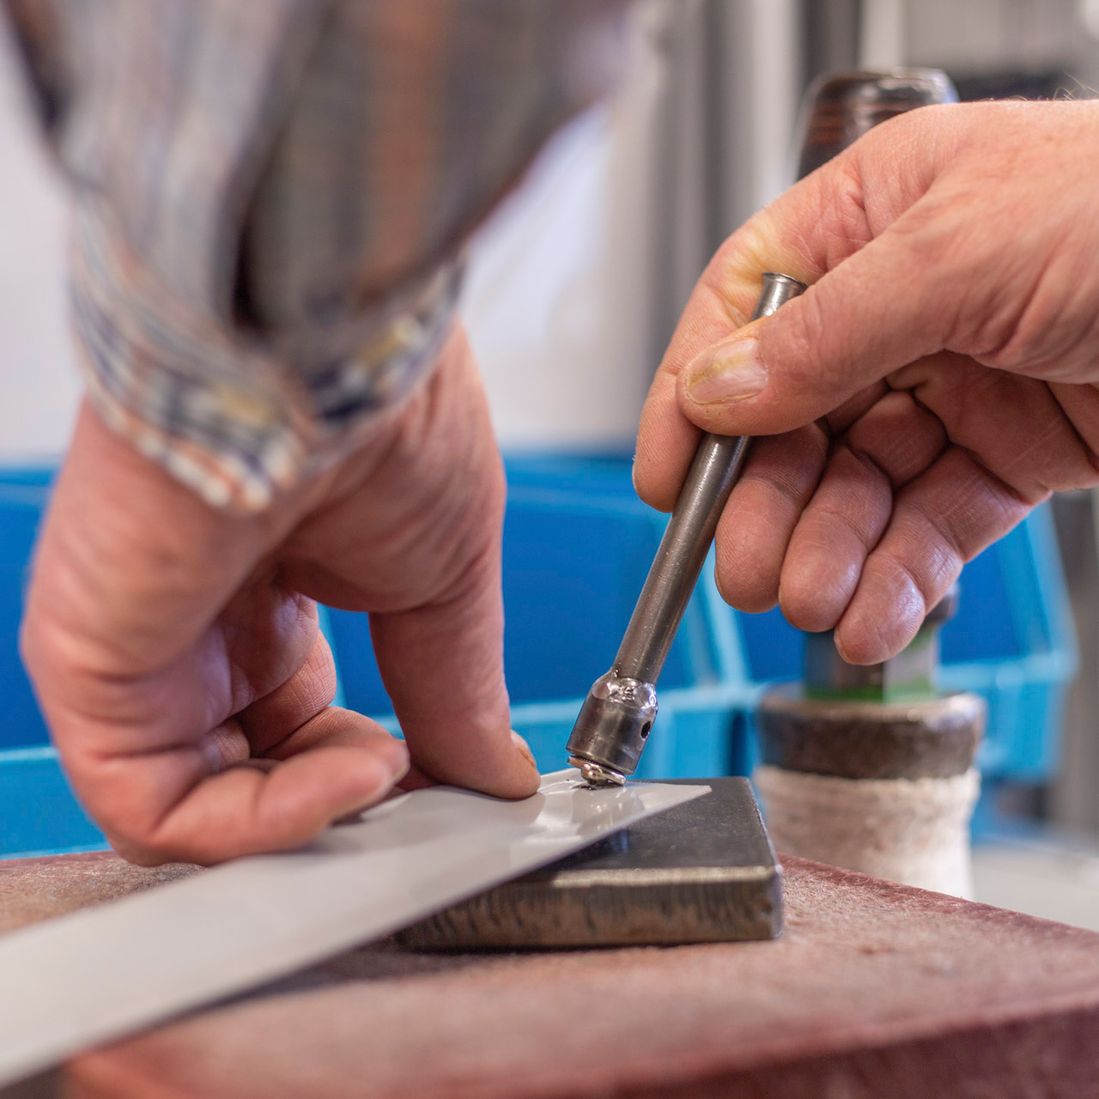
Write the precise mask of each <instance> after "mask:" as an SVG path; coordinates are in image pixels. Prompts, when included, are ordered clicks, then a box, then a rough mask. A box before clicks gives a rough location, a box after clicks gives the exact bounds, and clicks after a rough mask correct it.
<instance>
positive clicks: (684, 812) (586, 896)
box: [398, 778, 782, 950]
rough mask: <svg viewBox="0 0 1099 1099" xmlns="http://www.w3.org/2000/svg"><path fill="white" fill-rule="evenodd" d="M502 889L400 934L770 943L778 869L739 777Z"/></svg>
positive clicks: (417, 942) (526, 943)
mask: <svg viewBox="0 0 1099 1099" xmlns="http://www.w3.org/2000/svg"><path fill="white" fill-rule="evenodd" d="M683 781H684V782H687V783H689V784H691V785H699V784H702V783H705V784H706V785H708V786H710V788H711V792H710V793H709V794H706V795H704V796H703V797H700V798H695V799H694V800H693V801H690V802H687V803H685V804H682V805H678V806H675V807H674V808H671V809H668V810H667V811H665V812H663V813H661V814H659V815H658V816H655V817H653V818H652V819H651V820H645V821H640V822H638V823H637V824H635V825H632V826H631V827H629V828H628V829H626V830H624V831H622V832H619V833H617V834H615V835H613V836H610V837H608V838H606V839H604V840H602V841H600V842H599V843H598V844H597V845H595V846H593V847H591V848H588V849H587V850H585V851H581V852H579V853H577V854H576V855H572V856H570V857H568V858H566V859H563V860H562V861H560V862H557V863H554V864H553V865H551V866H549V867H546V868H545V869H543V870H538V871H535V872H534V873H531V874H527V875H526V876H525V877H522V878H517V879H516V880H514V881H510V882H506V883H505V884H503V885H500V886H497V887H496V888H495V889H491V890H489V891H488V892H486V893H482V894H480V895H479V896H476V897H473V898H472V899H470V900H468V901H465V902H463V903H460V904H457V905H454V906H452V907H450V908H448V909H446V910H444V911H442V912H440V913H438V914H437V915H435V916H431V917H429V918H427V919H425V920H423V921H421V922H420V923H417V924H415V925H413V926H412V927H410V928H408V929H407V930H405V931H403V932H401V933H400V935H399V936H398V940H399V941H400V943H401V945H403V946H406V947H410V948H413V949H420V950H459V949H463V950H465V949H516V948H531V947H540V948H544V947H591V946H626V945H645V944H648V945H671V944H675V943H699V942H732V941H737V940H748V939H772V938H775V937H776V936H777V935H778V934H779V933H780V931H781V930H782V868H781V867H780V866H779V865H778V863H777V861H776V859H775V853H774V850H773V848H772V847H771V841H770V839H769V838H768V836H767V832H766V830H765V828H764V826H763V821H762V819H761V817H760V814H759V808H758V807H757V805H756V801H755V797H754V795H753V794H752V788H751V786H750V785H749V783H748V780H747V779H744V778H716V779H685V780H683Z"/></svg>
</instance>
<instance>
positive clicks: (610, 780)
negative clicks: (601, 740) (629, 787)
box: [569, 757, 626, 786]
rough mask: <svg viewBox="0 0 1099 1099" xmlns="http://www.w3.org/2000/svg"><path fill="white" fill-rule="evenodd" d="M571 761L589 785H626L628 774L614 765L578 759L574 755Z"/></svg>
mask: <svg viewBox="0 0 1099 1099" xmlns="http://www.w3.org/2000/svg"><path fill="white" fill-rule="evenodd" d="M569 763H571V764H572V765H573V767H575V768H576V769H577V770H578V771H579V772H580V777H581V778H582V779H583V780H584V781H585V782H586V783H587V784H588V785H589V786H625V785H626V776H625V775H623V774H622V773H621V772H619V771H616V770H614V768H612V767H605V766H603V764H601V763H594V762H592V760H590V759H577V758H575V757H572V758H570V759H569Z"/></svg>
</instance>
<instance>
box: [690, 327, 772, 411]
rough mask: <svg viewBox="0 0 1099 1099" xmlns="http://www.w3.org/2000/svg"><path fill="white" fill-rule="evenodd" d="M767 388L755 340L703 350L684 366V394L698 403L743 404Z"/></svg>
mask: <svg viewBox="0 0 1099 1099" xmlns="http://www.w3.org/2000/svg"><path fill="white" fill-rule="evenodd" d="M766 385H767V368H766V367H765V366H764V365H763V363H762V362H760V359H759V341H758V340H752V339H748V340H736V341H734V342H733V343H726V344H718V345H717V346H716V347H711V348H710V349H709V350H708V351H704V352H703V353H702V354H701V355H699V356H698V358H697V359H695V360H694V361H693V362H692V363H691V364H690V365H689V366H688V367H687V395H688V396H689V397H690V398H691V400H692V401H695V402H696V403H697V404H720V403H722V402H725V401H743V400H746V399H747V398H748V397H754V396H755V395H756V394H757V393H761V392H762V391H763V388H764V387H765V386H766Z"/></svg>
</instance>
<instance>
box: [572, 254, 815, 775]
mask: <svg viewBox="0 0 1099 1099" xmlns="http://www.w3.org/2000/svg"><path fill="white" fill-rule="evenodd" d="M804 289H805V287H804V286H803V285H802V284H801V283H800V282H798V281H797V280H796V279H792V278H790V276H789V275H777V274H766V275H764V276H763V293H762V294H761V296H760V299H759V303H758V304H757V305H756V311H755V313H754V314H753V316H752V319H753V320H756V319H758V318H759V317H767V316H770V315H771V314H772V313H774V312H775V310H776V309H778V308H779V306H781V305H783V304H785V303H786V302H787V301H789V300H790V299H791V298H793V297H796V296H797V295H798V294H800V293H801V292H802V291H803V290H804ZM748 443H749V440H748V439H747V438H735V437H731V436H725V435H709V434H708V435H704V436H703V437H702V440H701V442H700V443H699V445H698V450H697V451H696V452H695V457H694V461H693V462H692V463H691V468H690V471H689V472H688V474H687V479H686V481H685V482H684V484H683V488H682V489H681V490H680V493H679V499H678V501H677V502H676V505H675V511H673V512H672V517H671V519H670V520H669V522H668V528H667V530H666V531H665V532H664V537H663V538H662V539H661V542H660V548H659V549H658V550H657V551H656V557H655V558H654V560H653V563H652V567H651V568H650V569H649V575H648V577H647V579H646V580H645V585H644V587H643V588H642V589H641V595H640V596H639V597H638V600H637V605H636V606H635V607H634V611H633V615H632V616H631V618H630V621H629V625H628V626H627V627H626V632H625V635H624V636H623V638H622V644H621V645H620V646H619V647H618V655H617V657H616V658H615V662H614V666H613V667H612V668H611V670H610V671H609V672H607V673H606V674H605V675H602V676H600V677H599V678H598V679H597V680H596V681H595V683H593V684H592V688H591V690H590V691H589V692H588V696H587V698H586V699H585V700H584V704H583V706H581V708H580V713H579V715H578V716H577V719H576V724H575V725H574V726H573V729H572V734H571V736H570V737H569V742H568V752H569V760H570V762H572V763H573V764H574V765H576V766H577V767H579V768H580V772H581V774H582V775H583V776H584V778H585V779H587V781H588V782H590V783H592V784H594V785H602V784H605V783H608V782H624V781H625V777H626V775H631V774H633V773H634V771H635V770H636V769H637V763H638V760H639V759H640V758H641V752H642V750H643V748H644V746H645V741H646V739H647V738H648V735H649V731H650V729H651V728H652V725H653V721H654V720H655V718H656V712H657V700H656V680H657V679H658V678H659V676H660V671H661V669H662V668H663V667H664V661H665V659H666V658H667V656H668V650H669V649H670V648H671V645H672V641H673V639H674V638H675V632H676V630H677V629H678V628H679V622H680V620H681V619H682V618H683V612H684V611H685V610H686V609H687V603H688V601H689V600H690V598H691V592H693V591H694V586H695V584H696V583H697V581H698V574H699V573H700V572H701V571H702V564H703V562H704V561H705V560H706V554H707V553H709V550H710V543H711V542H713V540H714V532H715V531H716V530H717V523H718V520H719V519H720V518H721V512H722V510H723V509H724V507H725V504H726V502H727V501H728V499H729V493H730V492H732V490H733V486H734V485H735V484H736V482H737V479H738V478H739V477H740V473H741V470H742V469H743V468H744V463H745V461H746V460H747V457H748Z"/></svg>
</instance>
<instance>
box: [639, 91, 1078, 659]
mask: <svg viewBox="0 0 1099 1099" xmlns="http://www.w3.org/2000/svg"><path fill="white" fill-rule="evenodd" d="M1097 152H1099V103H1095V102H1081V103H1068V102H1058V103H1042V104H1028V103H1016V102H1011V103H983V104H971V105H949V106H939V107H927V108H923V109H921V110H918V111H913V112H911V113H909V114H906V115H902V116H900V117H899V118H896V119H893V120H891V121H889V122H887V123H885V124H883V125H881V126H879V127H877V128H875V129H874V130H872V131H870V133H869V134H867V135H866V136H864V137H863V138H861V139H860V140H859V141H858V142H856V143H855V144H854V145H852V146H851V147H850V148H849V149H847V150H846V151H845V152H843V153H842V154H840V155H839V156H838V157H836V158H835V159H834V160H833V161H831V162H829V163H828V164H826V165H824V166H823V167H822V168H820V169H818V170H817V171H816V172H814V173H813V174H812V175H810V176H809V177H807V178H806V179H804V180H802V181H801V182H800V183H798V184H797V185H796V186H795V187H793V188H791V189H790V190H789V191H787V192H786V193H785V194H784V195H783V196H781V197H780V198H779V199H778V200H777V201H776V202H774V203H773V204H772V205H771V206H769V207H768V208H766V209H765V210H763V211H761V212H760V213H759V214H757V215H756V216H755V217H753V218H752V219H751V220H749V221H748V222H747V223H746V224H745V225H744V226H742V227H741V228H740V229H739V230H738V231H737V232H736V233H734V234H733V235H732V236H731V237H730V238H729V239H728V240H727V241H726V242H725V243H724V244H723V245H722V247H721V248H720V249H719V251H718V252H717V254H716V255H715V256H714V258H713V260H712V262H711V263H710V264H709V266H708V267H707V269H706V271H705V272H704V273H703V275H702V277H701V279H700V280H699V283H698V285H697V286H696V288H695V290H694V293H693V294H692V296H691V299H690V301H689V302H688V304H687V307H686V310H685V312H684V314H683V317H682V319H681V321H680V323H679V326H678V328H677V330H676V332H675V335H674V336H673V338H672V341H671V345H670V346H669V348H668V351H667V353H666V354H665V356H664V360H663V362H662V363H661V365H660V368H659V370H658V372H657V374H656V377H655V379H654V381H653V384H652V388H651V390H650V392H649V396H648V399H647V402H646V405H645V409H644V412H643V415H642V422H641V430H640V434H639V437H638V444H637V458H636V462H635V466H634V479H635V482H636V485H637V488H638V491H639V492H640V494H641V496H642V497H643V498H644V499H645V500H646V501H648V502H649V503H650V504H652V505H653V506H655V507H658V508H662V509H665V510H668V509H670V508H671V507H672V506H673V505H674V503H675V498H676V495H677V493H678V490H679V486H680V485H681V483H682V481H683V477H684V475H685V472H686V469H687V466H688V464H689V462H690V459H691V456H692V455H693V453H694V450H695V446H696V443H697V438H698V430H699V429H700V428H702V429H704V430H707V431H714V432H719V433H722V434H728V435H742V434H743V435H760V436H766V437H765V438H759V439H756V440H755V441H754V442H753V444H752V451H751V459H750V461H749V463H748V465H747V467H746V469H745V473H744V475H743V477H742V479H741V480H740V482H739V484H738V485H737V486H736V488H735V489H734V490H733V493H732V495H731V497H730V500H729V503H728V505H727V507H726V509H725V512H724V514H723V516H722V518H721V522H720V525H719V527H718V532H717V581H718V586H719V588H720V590H721V592H722V594H723V595H724V596H725V598H726V599H727V600H728V601H729V602H730V603H732V604H733V605H734V606H737V607H739V608H741V609H744V610H747V611H762V610H766V609H767V608H769V607H771V606H773V605H774V604H775V602H776V601H777V602H779V603H780V604H781V606H782V609H783V611H784V613H785V614H786V617H787V618H788V619H789V620H790V621H791V622H792V623H793V624H794V625H795V626H798V627H800V628H802V629H805V630H812V631H817V630H827V629H832V628H834V629H835V631H836V633H835V638H836V645H837V647H838V649H839V652H840V655H841V656H843V657H844V658H845V659H846V660H848V661H849V662H852V663H856V664H860V663H875V662H878V661H881V660H884V659H886V658H888V657H889V656H891V655H893V654H895V653H896V652H898V651H899V650H900V649H902V648H903V647H904V646H905V645H906V644H907V643H908V642H909V641H910V640H911V639H912V637H913V636H914V635H915V633H916V631H917V629H918V628H919V626H920V623H921V622H922V621H923V617H924V615H925V614H926V612H927V611H928V610H929V609H930V608H931V607H933V606H934V605H935V604H936V603H937V602H938V601H939V599H941V598H942V596H943V595H944V594H945V593H946V591H947V590H948V589H949V587H950V586H951V585H952V583H953V582H954V580H955V578H956V577H957V575H958V573H959V571H960V570H961V567H962V565H963V563H964V562H966V561H968V560H970V559H971V558H972V557H974V556H975V555H976V554H977V553H979V552H980V551H981V550H982V549H983V548H984V547H985V546H987V545H988V544H989V543H990V542H992V541H994V540H995V539H997V538H999V537H1000V536H1001V535H1003V534H1005V533H1006V532H1007V531H1008V530H1010V529H1011V527H1013V526H1014V525H1015V524H1016V523H1018V522H1019V520H1020V519H1022V518H1023V517H1024V516H1025V515H1026V514H1027V512H1028V511H1030V509H1031V508H1033V507H1034V506H1035V505H1037V504H1038V503H1040V502H1041V501H1043V500H1044V499H1046V498H1047V497H1048V496H1049V495H1050V493H1051V492H1054V491H1057V490H1059V489H1069V488H1076V487H1082V486H1087V485H1092V484H1095V483H1096V482H1097V481H1099V458H1097V456H1096V449H1097V445H1099V393H1097V391H1096V383H1097V382H1099V263H1096V257H1097V256H1099V199H1097V197H1096V187H1095V172H1094V165H1095V163H1096V153H1097ZM768 270H773V271H782V272H785V273H786V274H790V275H793V276H794V277H796V278H799V279H801V280H802V281H804V282H806V283H809V284H812V285H811V286H810V288H809V289H808V290H807V291H806V293H805V294H803V295H802V296H801V297H799V298H797V299H795V300H793V301H791V302H790V303H788V304H787V305H785V306H784V307H783V308H782V309H781V310H780V311H779V312H778V313H776V314H775V315H774V316H773V317H770V318H765V319H761V320H759V321H756V322H753V323H752V324H750V325H747V326H746V327H745V322H746V321H747V319H748V318H749V316H750V315H751V310H752V308H753V305H754V304H755V299H756V297H757V295H758V292H759V287H760V276H761V274H762V272H764V271H768Z"/></svg>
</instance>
